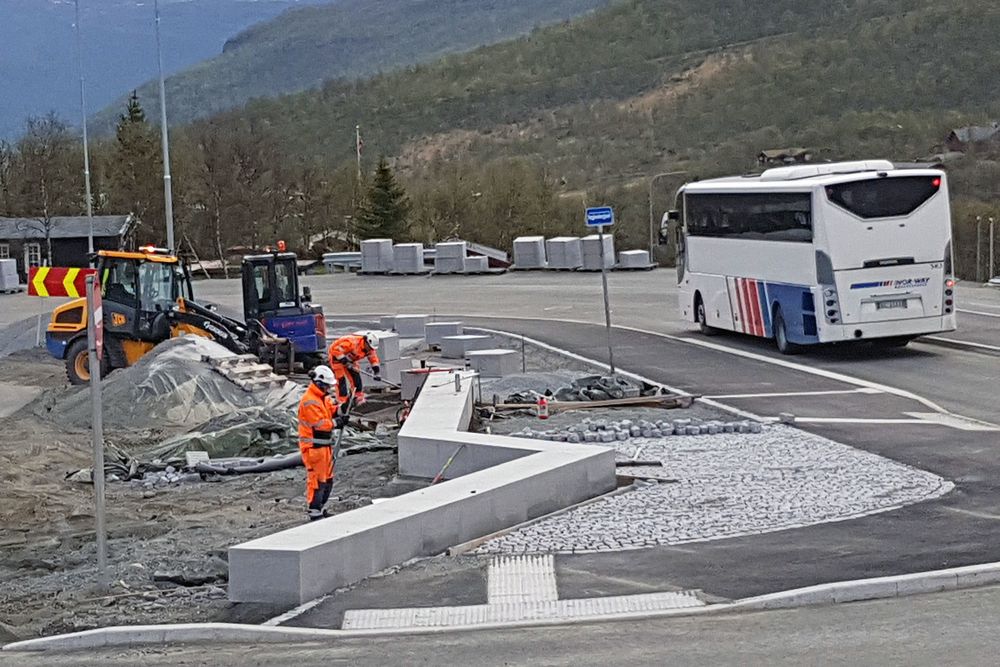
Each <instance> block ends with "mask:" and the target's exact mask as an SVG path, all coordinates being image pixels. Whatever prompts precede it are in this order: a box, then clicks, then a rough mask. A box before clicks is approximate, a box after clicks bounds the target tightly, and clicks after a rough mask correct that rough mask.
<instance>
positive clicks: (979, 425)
mask: <svg viewBox="0 0 1000 667" xmlns="http://www.w3.org/2000/svg"><path fill="white" fill-rule="evenodd" d="M903 414H904V415H909V416H911V417H916V418H918V419H922V420H924V421H927V422H930V423H934V424H941V425H942V426H950V427H951V428H957V429H959V430H961V431H1000V426H997V425H996V424H991V423H989V422H984V421H980V420H978V419H970V418H969V417H960V416H958V415H942V414H940V413H937V412H904V413H903Z"/></svg>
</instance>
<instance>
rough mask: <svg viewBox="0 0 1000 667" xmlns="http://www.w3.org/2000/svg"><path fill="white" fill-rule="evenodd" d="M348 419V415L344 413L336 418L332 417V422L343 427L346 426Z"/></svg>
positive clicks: (338, 426)
mask: <svg viewBox="0 0 1000 667" xmlns="http://www.w3.org/2000/svg"><path fill="white" fill-rule="evenodd" d="M349 419H350V417H348V416H347V415H344V416H343V417H337V418H336V419H334V420H333V423H334V425H335V426H336V427H337V428H344V427H345V426H347V421H348V420H349Z"/></svg>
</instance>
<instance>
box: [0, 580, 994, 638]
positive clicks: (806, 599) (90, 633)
mask: <svg viewBox="0 0 1000 667" xmlns="http://www.w3.org/2000/svg"><path fill="white" fill-rule="evenodd" d="M996 583H1000V562H997V563H984V564H982V565H968V566H964V567H957V568H950V569H946V570H932V571H929V572H917V573H914V574H903V575H897V576H892V577H878V578H874V579H857V580H854V581H840V582H834V583H829V584H819V585H816V586H808V587H806V588H796V589H792V590H788V591H781V592H778V593H771V594H768V595H761V596H758V597H752V598H744V599H742V600H736V601H733V602H725V603H719V604H709V605H705V606H703V607H688V608H680V609H662V610H655V611H642V612H628V613H617V614H598V615H593V616H586V617H577V618H571V619H561V618H545V619H533V620H529V621H513V622H507V623H483V624H476V625H455V626H435V627H407V628H391V629H384V630H383V629H378V630H327V629H322V628H296V627H272V626H262V625H240V624H234V623H190V624H180V625H139V626H116V627H109V628H100V629H97V630H85V631H83V632H74V633H69V634H64V635H54V636H51V637H41V638H38V639H28V640H25V641H19V642H14V643H11V644H7V645H6V646H4V647H3V648H2V650H4V651H10V652H17V651H74V650H83V649H96V648H102V647H108V646H143V645H169V644H177V643H197V642H210V643H215V644H218V643H292V642H301V641H333V640H338V639H341V640H342V639H357V638H364V637H379V636H382V637H385V636H402V635H431V634H445V633H451V632H472V631H477V630H496V629H505V628H508V629H516V628H532V627H546V626H565V625H582V624H587V623H602V622H616V621H636V620H645V619H652V618H667V617H673V616H677V617H680V616H699V615H706V614H720V613H732V612H760V611H768V610H776V609H790V608H795V607H805V606H813V605H822V604H839V603H848V602H860V601H864V600H879V599H888V598H896V597H905V596H909V595H921V594H926V593H939V592H942V591H949V590H959V589H965V588H975V587H978V586H988V585H991V584H996Z"/></svg>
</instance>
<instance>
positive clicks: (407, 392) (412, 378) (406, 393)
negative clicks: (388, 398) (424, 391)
mask: <svg viewBox="0 0 1000 667" xmlns="http://www.w3.org/2000/svg"><path fill="white" fill-rule="evenodd" d="M430 375H431V374H430V373H415V372H413V370H412V369H408V370H405V371H403V372H402V374H401V378H400V382H399V384H400V390H399V393H400V398H401V399H402V400H404V401H412V400H413V398H414V397H415V396H416V395H417V392H418V391H420V388H421V387H423V386H424V382H426V381H427V378H428V377H430ZM435 375H436V374H435Z"/></svg>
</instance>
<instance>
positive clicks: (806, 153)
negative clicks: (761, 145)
mask: <svg viewBox="0 0 1000 667" xmlns="http://www.w3.org/2000/svg"><path fill="white" fill-rule="evenodd" d="M812 159H813V152H812V151H811V150H810V149H808V148H777V149H774V150H768V151H761V152H760V153H759V154H758V155H757V164H758V165H760V166H761V167H781V166H784V165H786V164H803V163H806V162H812Z"/></svg>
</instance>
